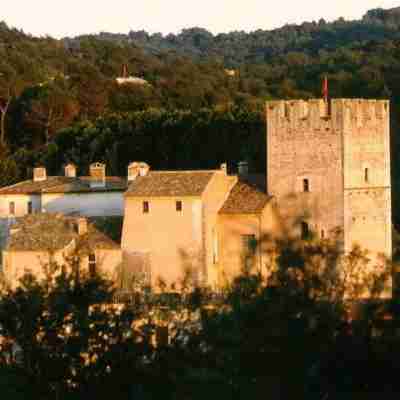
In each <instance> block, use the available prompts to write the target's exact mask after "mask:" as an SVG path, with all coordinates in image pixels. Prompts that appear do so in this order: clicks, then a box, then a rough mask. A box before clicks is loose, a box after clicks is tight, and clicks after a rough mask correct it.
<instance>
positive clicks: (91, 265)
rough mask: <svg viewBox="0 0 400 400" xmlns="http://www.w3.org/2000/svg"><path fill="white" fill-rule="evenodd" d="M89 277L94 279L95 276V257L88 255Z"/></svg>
mask: <svg viewBox="0 0 400 400" xmlns="http://www.w3.org/2000/svg"><path fill="white" fill-rule="evenodd" d="M89 275H90V276H91V277H94V276H95V275H96V256H95V255H94V254H89Z"/></svg>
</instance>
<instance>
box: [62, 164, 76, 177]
mask: <svg viewBox="0 0 400 400" xmlns="http://www.w3.org/2000/svg"><path fill="white" fill-rule="evenodd" d="M64 172H65V176H67V177H68V178H76V166H75V165H74V164H72V163H69V164H67V165H66V166H65V168H64Z"/></svg>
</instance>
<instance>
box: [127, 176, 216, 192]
mask: <svg viewBox="0 0 400 400" xmlns="http://www.w3.org/2000/svg"><path fill="white" fill-rule="evenodd" d="M213 175H214V171H150V172H149V173H148V174H147V175H146V176H138V177H137V178H136V179H135V180H134V181H133V182H132V183H131V184H130V185H129V188H128V191H127V193H126V195H127V196H133V197H146V196H148V197H152V196H155V197H163V196H178V197H180V196H182V197H183V196H201V195H202V193H203V192H204V190H205V188H206V186H207V184H208V182H210V180H211V178H212V176H213Z"/></svg>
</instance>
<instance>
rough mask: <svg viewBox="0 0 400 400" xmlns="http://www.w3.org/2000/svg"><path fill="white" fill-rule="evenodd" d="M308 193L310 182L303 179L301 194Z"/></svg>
mask: <svg viewBox="0 0 400 400" xmlns="http://www.w3.org/2000/svg"><path fill="white" fill-rule="evenodd" d="M309 191H310V182H309V180H308V179H303V192H309Z"/></svg>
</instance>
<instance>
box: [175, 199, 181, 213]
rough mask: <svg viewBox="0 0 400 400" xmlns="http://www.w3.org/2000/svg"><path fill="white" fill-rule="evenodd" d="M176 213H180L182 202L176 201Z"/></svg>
mask: <svg viewBox="0 0 400 400" xmlns="http://www.w3.org/2000/svg"><path fill="white" fill-rule="evenodd" d="M175 208H176V211H178V212H181V211H182V201H180V200H178V201H177V202H176V204H175Z"/></svg>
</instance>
